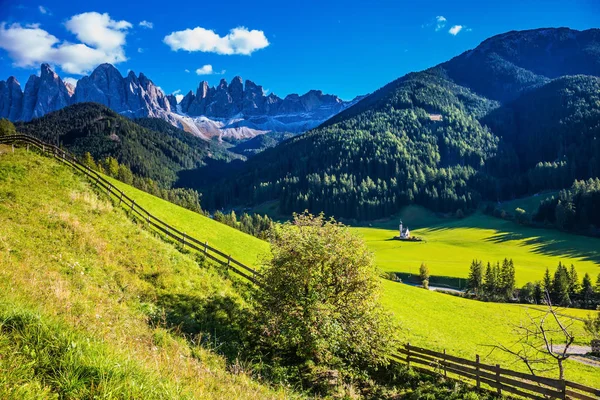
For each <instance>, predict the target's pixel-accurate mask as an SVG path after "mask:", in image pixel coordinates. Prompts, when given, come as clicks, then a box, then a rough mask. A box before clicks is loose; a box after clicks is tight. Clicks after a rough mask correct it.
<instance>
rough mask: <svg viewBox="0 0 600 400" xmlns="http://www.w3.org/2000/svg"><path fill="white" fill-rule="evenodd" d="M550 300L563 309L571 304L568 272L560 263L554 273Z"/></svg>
mask: <svg viewBox="0 0 600 400" xmlns="http://www.w3.org/2000/svg"><path fill="white" fill-rule="evenodd" d="M551 298H552V301H553V302H554V303H556V304H558V305H560V306H563V307H568V306H569V305H570V304H571V299H570V297H569V271H568V270H567V267H565V266H564V265H562V263H560V262H559V263H558V267H557V268H556V271H555V272H554V279H553V281H552V293H551Z"/></svg>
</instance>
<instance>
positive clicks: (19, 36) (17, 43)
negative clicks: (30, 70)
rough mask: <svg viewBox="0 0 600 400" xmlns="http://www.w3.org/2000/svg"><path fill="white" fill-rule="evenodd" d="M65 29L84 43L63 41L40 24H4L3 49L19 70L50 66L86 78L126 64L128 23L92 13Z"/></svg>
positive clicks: (77, 17) (0, 42)
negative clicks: (107, 67)
mask: <svg viewBox="0 0 600 400" xmlns="http://www.w3.org/2000/svg"><path fill="white" fill-rule="evenodd" d="M65 26H66V28H67V30H69V31H70V32H72V33H73V34H74V35H75V36H76V37H77V39H78V40H79V41H80V42H81V43H71V42H69V41H66V40H64V41H60V40H59V39H58V38H57V37H56V36H54V35H52V34H50V33H49V32H47V31H45V30H44V29H41V28H40V25H39V24H30V25H25V26H22V25H20V24H18V23H14V24H11V25H9V26H7V25H6V23H1V24H0V48H2V49H4V50H6V51H7V53H8V55H9V56H10V58H11V59H12V60H13V64H14V65H15V66H17V67H32V66H36V65H37V64H40V63H43V62H47V63H50V64H55V65H59V66H60V67H61V69H62V70H63V71H64V72H67V73H70V74H84V73H86V72H88V71H90V70H91V69H93V68H94V67H96V66H97V65H98V64H101V63H105V62H107V63H112V64H117V63H120V62H123V61H126V60H127V57H126V56H125V50H124V48H123V46H124V45H125V37H126V35H127V29H129V28H131V24H130V23H129V22H127V21H115V20H113V19H111V18H110V16H109V15H108V14H99V13H96V12H89V13H83V14H78V15H74V16H73V17H71V18H70V19H69V20H67V22H66V23H65Z"/></svg>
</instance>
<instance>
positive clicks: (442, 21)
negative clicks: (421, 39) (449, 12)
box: [435, 15, 447, 31]
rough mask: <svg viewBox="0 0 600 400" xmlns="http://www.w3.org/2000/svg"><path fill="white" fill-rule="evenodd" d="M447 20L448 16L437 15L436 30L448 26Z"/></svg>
mask: <svg viewBox="0 0 600 400" xmlns="http://www.w3.org/2000/svg"><path fill="white" fill-rule="evenodd" d="M446 21H447V20H446V17H444V16H443V15H438V16H437V17H435V30H436V31H439V30H440V29H443V28H444V27H445V26H446Z"/></svg>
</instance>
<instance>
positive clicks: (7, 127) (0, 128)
mask: <svg viewBox="0 0 600 400" xmlns="http://www.w3.org/2000/svg"><path fill="white" fill-rule="evenodd" d="M16 133H17V130H16V129H15V126H14V125H13V123H12V122H10V121H9V120H7V119H6V118H0V136H8V135H15V134H16Z"/></svg>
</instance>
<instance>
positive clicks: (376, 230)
mask: <svg viewBox="0 0 600 400" xmlns="http://www.w3.org/2000/svg"><path fill="white" fill-rule="evenodd" d="M400 218H401V219H402V220H403V222H404V224H405V226H406V225H408V227H409V228H410V229H411V233H412V234H413V235H416V236H420V237H422V238H423V239H424V241H423V242H399V241H396V240H391V239H392V237H394V236H397V235H398V231H397V229H398V227H397V224H398V221H399V219H400ZM356 230H357V231H358V232H359V233H360V234H361V235H362V236H363V237H364V238H365V240H366V241H367V245H368V246H369V248H371V250H373V252H374V253H375V259H376V262H377V264H378V265H379V266H380V267H381V269H383V270H385V271H390V272H411V273H418V270H419V266H420V265H421V263H422V262H425V263H426V264H427V265H428V266H429V269H430V272H431V274H432V275H438V276H450V277H462V278H466V277H467V276H468V273H469V266H470V263H471V261H472V260H473V259H479V260H483V261H484V262H487V261H491V262H494V261H501V260H502V259H504V258H505V257H506V258H512V259H513V260H514V262H515V267H516V271H517V275H516V278H517V284H524V283H526V282H528V281H536V280H541V279H542V276H543V274H544V271H545V270H546V267H549V268H550V270H551V271H552V272H554V269H555V268H556V266H557V265H558V262H559V261H562V262H563V263H566V264H571V263H572V264H574V265H575V267H576V268H577V271H578V272H579V275H580V277H583V275H584V274H585V273H586V272H587V273H589V274H590V275H591V276H592V277H593V278H594V279H595V277H596V276H598V273H600V253H599V252H598V248H599V247H600V240H598V239H594V238H589V237H582V236H577V235H571V234H567V233H563V232H559V231H556V230H549V229H536V228H528V227H523V226H520V225H518V224H516V223H514V222H511V221H505V220H502V219H498V218H494V217H490V216H487V215H483V214H481V213H476V214H474V215H471V216H468V217H466V218H464V219H447V220H446V219H441V218H437V217H436V216H435V215H434V214H433V213H430V212H428V211H426V210H424V209H422V208H420V207H408V208H406V209H405V210H404V211H403V212H402V213H401V214H400V217H399V218H395V219H392V220H390V221H387V222H381V223H379V224H377V223H374V224H373V226H371V227H364V228H356Z"/></svg>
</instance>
